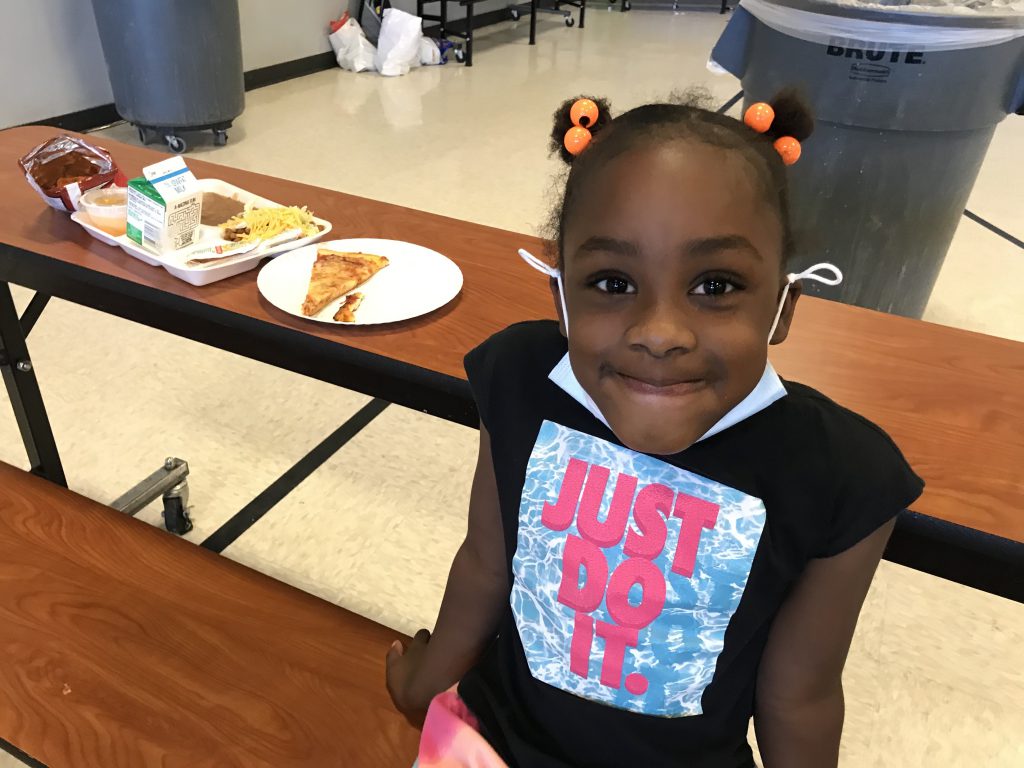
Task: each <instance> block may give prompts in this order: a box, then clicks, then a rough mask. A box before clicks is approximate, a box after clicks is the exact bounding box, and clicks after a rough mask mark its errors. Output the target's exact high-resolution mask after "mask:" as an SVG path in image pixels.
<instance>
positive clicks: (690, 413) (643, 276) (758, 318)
mask: <svg viewBox="0 0 1024 768" xmlns="http://www.w3.org/2000/svg"><path fill="white" fill-rule="evenodd" d="M562 242H563V260H564V277H563V282H564V285H565V292H566V296H565V298H566V305H567V310H568V312H569V356H570V360H571V361H572V368H573V371H574V373H575V374H576V377H577V379H579V382H580V384H582V385H583V388H584V389H585V390H586V391H587V393H588V394H589V395H590V396H591V397H592V398H593V400H594V402H595V403H596V404H597V406H598V408H600V410H601V412H602V413H603V414H604V416H605V418H606V419H607V420H608V423H609V424H610V425H611V428H612V431H614V432H615V434H616V435H617V436H618V438H619V439H620V440H621V441H622V442H623V443H624V444H625V445H627V446H628V447H630V448H632V449H634V450H637V451H641V452H644V453H654V454H660V455H668V454H673V453H678V452H679V451H682V450H685V449H686V448H688V447H689V446H690V445H692V444H693V443H694V442H695V441H696V440H697V439H699V438H700V436H701V435H703V434H704V433H705V432H706V431H707V430H708V429H710V428H711V427H712V426H713V425H714V424H715V422H717V421H718V420H719V419H720V418H721V417H722V416H723V415H725V413H726V412H728V411H729V410H730V409H731V408H733V407H734V406H735V405H737V404H738V403H739V402H740V401H741V400H742V399H743V398H744V397H746V396H747V395H748V394H749V393H750V391H751V390H752V389H753V388H754V386H755V385H756V384H757V382H758V380H759V379H760V377H761V374H762V373H763V372H764V368H765V363H766V361H767V344H768V332H769V330H770V328H771V324H772V320H773V319H774V317H775V312H776V310H777V308H778V301H779V297H780V295H781V291H782V288H783V286H784V285H785V282H784V277H783V275H782V253H781V250H782V228H781V224H780V222H779V220H778V214H777V213H776V212H775V211H774V210H773V208H772V207H771V205H770V204H769V203H768V202H767V201H766V200H765V199H764V193H763V192H762V191H760V190H759V189H758V186H757V178H756V171H755V169H754V168H753V167H751V165H750V164H749V162H748V161H747V160H746V159H745V158H743V157H742V156H740V155H738V153H736V152H735V151H728V150H723V149H720V148H717V147H712V146H708V145H706V144H702V143H699V142H690V141H678V142H673V143H669V144H662V145H660V146H652V147H650V148H645V149H636V150H632V151H629V152H626V153H624V154H622V155H619V156H618V157H616V158H614V159H613V160H611V161H610V162H609V163H608V165H607V166H605V167H604V168H601V169H600V170H598V171H596V172H595V173H594V174H593V176H592V177H591V179H590V181H589V183H588V186H587V188H586V189H585V190H583V192H582V194H580V195H579V196H578V197H577V199H576V202H575V204H574V206H573V209H572V210H571V211H570V212H569V215H568V217H567V220H566V221H565V224H564V229H563V241H562ZM556 290H557V289H556ZM798 295H799V288H798V286H797V285H794V286H793V287H792V288H791V289H790V292H789V298H788V299H787V301H786V308H785V309H784V310H783V315H782V318H781V319H780V321H779V326H778V329H777V330H776V332H775V335H774V337H773V339H772V342H773V343H779V342H781V341H782V340H783V339H785V337H786V334H787V333H788V330H789V323H790V320H791V319H792V314H793V309H794V306H795V303H796V299H797V297H798ZM555 303H556V305H558V304H559V302H558V300H557V296H556V302H555ZM559 309H560V307H559Z"/></svg>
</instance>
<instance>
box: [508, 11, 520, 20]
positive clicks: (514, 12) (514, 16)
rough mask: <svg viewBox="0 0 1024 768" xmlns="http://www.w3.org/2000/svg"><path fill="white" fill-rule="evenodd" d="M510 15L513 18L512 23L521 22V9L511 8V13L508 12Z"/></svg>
mask: <svg viewBox="0 0 1024 768" xmlns="http://www.w3.org/2000/svg"><path fill="white" fill-rule="evenodd" d="M508 15H509V16H511V17H512V21H519V9H518V8H510V9H509V11H508Z"/></svg>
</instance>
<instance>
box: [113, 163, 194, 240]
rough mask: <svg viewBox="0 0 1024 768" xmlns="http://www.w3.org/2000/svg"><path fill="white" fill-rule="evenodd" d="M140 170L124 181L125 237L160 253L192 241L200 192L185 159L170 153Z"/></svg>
mask: <svg viewBox="0 0 1024 768" xmlns="http://www.w3.org/2000/svg"><path fill="white" fill-rule="evenodd" d="M142 173H143V175H142V176H140V177H138V178H135V179H132V180H131V181H129V182H128V237H129V238H130V239H132V240H134V241H135V242H137V243H139V244H140V245H144V246H145V247H147V248H150V249H152V250H155V251H157V252H160V253H162V252H165V251H175V250H179V249H181V248H185V247H186V246H189V245H192V244H193V243H195V241H196V237H197V235H198V232H199V225H200V221H201V215H202V193H201V192H200V190H199V186H198V183H197V182H196V178H195V176H193V175H192V172H191V171H190V170H189V168H188V166H187V165H185V161H184V160H183V159H182V158H180V157H172V158H170V159H168V160H164V161H163V162H160V163H156V164H155V165H150V166H148V167H146V168H144V169H143V171H142Z"/></svg>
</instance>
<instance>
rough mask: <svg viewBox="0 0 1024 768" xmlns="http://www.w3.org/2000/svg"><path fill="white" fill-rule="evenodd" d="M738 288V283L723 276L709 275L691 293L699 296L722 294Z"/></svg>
mask: <svg viewBox="0 0 1024 768" xmlns="http://www.w3.org/2000/svg"><path fill="white" fill-rule="evenodd" d="M735 290H736V283H734V282H732V281H731V280H726V279H725V278H722V277H709V278H707V279H706V280H704V281H702V282H701V283H699V284H698V285H697V286H696V287H695V288H694V289H693V290H692V291H690V293H692V294H695V295H697V296H722V295H723V294H726V293H732V292H733V291H735Z"/></svg>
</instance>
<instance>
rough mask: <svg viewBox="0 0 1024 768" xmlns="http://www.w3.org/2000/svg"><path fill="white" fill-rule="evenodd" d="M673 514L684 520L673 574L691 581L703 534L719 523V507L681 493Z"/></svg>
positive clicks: (673, 562)
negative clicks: (705, 530)
mask: <svg viewBox="0 0 1024 768" xmlns="http://www.w3.org/2000/svg"><path fill="white" fill-rule="evenodd" d="M672 514H673V516H675V517H678V518H681V519H682V523H680V525H679V542H678V543H677V544H676V555H675V558H674V559H673V561H672V572H673V573H678V574H679V575H680V576H684V577H685V578H687V579H689V578H692V577H693V568H694V565H695V564H696V562H697V549H698V548H699V547H700V537H701V534H703V533H704V529H705V528H709V529H710V528H714V527H715V523H717V522H718V505H717V504H713V503H712V502H710V501H704V499H698V498H696V497H694V496H687V495H686V494H685V493H680V494H679V496H678V497H677V498H676V508H675V511H674V512H673V513H672Z"/></svg>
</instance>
